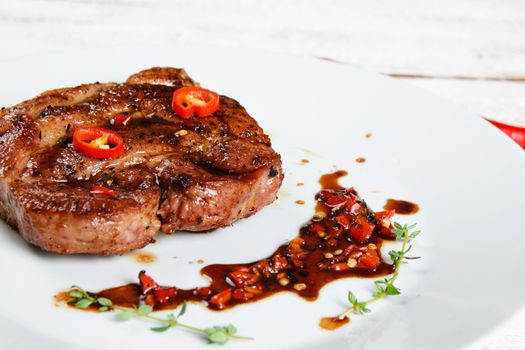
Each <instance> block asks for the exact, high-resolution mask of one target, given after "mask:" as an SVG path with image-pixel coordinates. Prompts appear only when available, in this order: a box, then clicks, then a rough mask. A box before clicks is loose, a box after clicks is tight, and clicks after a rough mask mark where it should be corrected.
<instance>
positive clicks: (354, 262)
mask: <svg viewBox="0 0 525 350" xmlns="http://www.w3.org/2000/svg"><path fill="white" fill-rule="evenodd" d="M346 264H347V265H348V267H350V268H353V267H356V266H357V260H355V259H352V258H350V259H348V261H347V262H346Z"/></svg>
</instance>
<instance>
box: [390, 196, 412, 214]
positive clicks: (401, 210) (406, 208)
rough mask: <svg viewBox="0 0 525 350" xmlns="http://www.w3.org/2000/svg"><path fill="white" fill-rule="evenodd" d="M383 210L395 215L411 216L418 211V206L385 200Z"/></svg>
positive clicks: (394, 200) (395, 200)
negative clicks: (392, 212) (393, 212)
mask: <svg viewBox="0 0 525 350" xmlns="http://www.w3.org/2000/svg"><path fill="white" fill-rule="evenodd" d="M383 208H384V209H385V210H395V211H396V214H402V215H411V214H415V213H417V212H418V211H419V205H417V204H415V203H412V202H408V201H403V200H400V199H391V198H389V199H387V200H386V204H385V205H384V206H383Z"/></svg>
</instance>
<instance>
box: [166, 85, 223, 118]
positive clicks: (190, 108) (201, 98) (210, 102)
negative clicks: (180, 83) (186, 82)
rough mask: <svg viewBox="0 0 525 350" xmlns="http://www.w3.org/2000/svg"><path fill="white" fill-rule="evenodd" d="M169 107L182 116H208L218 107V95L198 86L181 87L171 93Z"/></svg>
mask: <svg viewBox="0 0 525 350" xmlns="http://www.w3.org/2000/svg"><path fill="white" fill-rule="evenodd" d="M171 108H172V109H173V111H174V112H175V113H177V115H178V116H180V117H182V118H190V117H193V116H197V117H209V116H210V115H212V114H213V113H215V112H216V111H217V110H218V109H219V95H218V94H217V93H215V92H213V91H210V90H207V89H203V88H200V87H195V86H191V87H189V86H187V87H182V88H180V89H177V90H175V92H174V93H173V101H172V104H171Z"/></svg>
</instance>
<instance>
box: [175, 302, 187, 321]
mask: <svg viewBox="0 0 525 350" xmlns="http://www.w3.org/2000/svg"><path fill="white" fill-rule="evenodd" d="M185 313H186V302H184V303H183V304H182V307H181V308H180V311H179V314H178V315H177V318H179V317H181V316H182V315H184V314H185Z"/></svg>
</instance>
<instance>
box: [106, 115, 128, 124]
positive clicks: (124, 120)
mask: <svg viewBox="0 0 525 350" xmlns="http://www.w3.org/2000/svg"><path fill="white" fill-rule="evenodd" d="M130 121H131V116H130V115H128V114H123V113H117V114H116V115H115V117H114V118H113V119H111V121H110V122H111V124H112V125H115V126H128V124H129V122H130Z"/></svg>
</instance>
